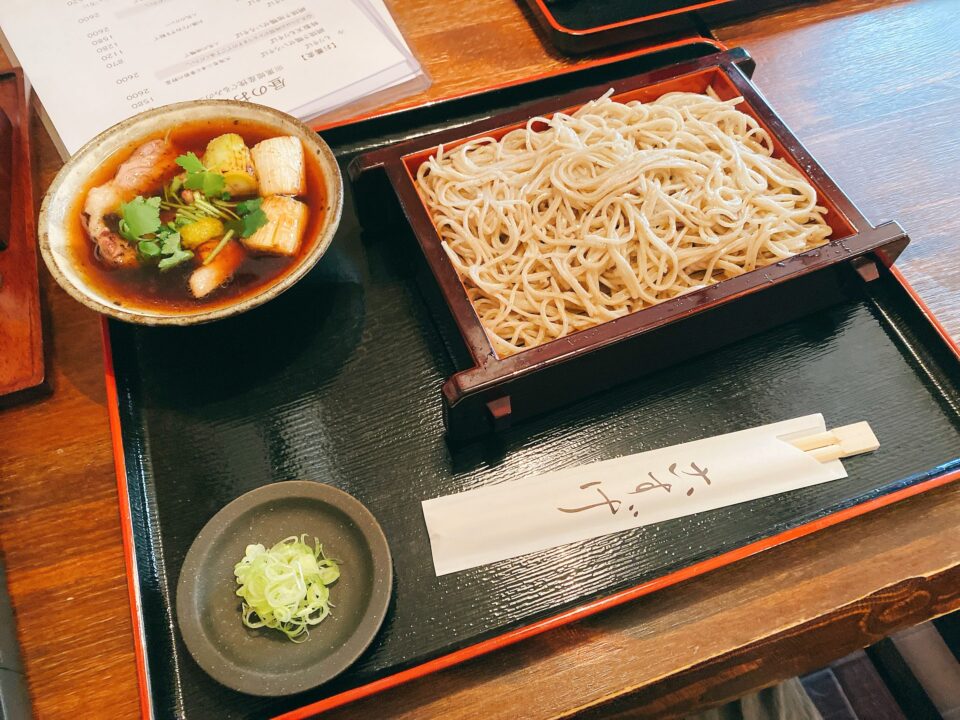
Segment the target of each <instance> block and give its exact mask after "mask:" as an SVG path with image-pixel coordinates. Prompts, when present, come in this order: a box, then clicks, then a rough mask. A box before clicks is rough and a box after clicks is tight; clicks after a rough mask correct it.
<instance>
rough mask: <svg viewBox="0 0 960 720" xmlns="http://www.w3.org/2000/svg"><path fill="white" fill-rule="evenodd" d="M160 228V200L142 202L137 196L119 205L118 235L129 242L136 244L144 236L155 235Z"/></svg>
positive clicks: (153, 199) (157, 198)
mask: <svg viewBox="0 0 960 720" xmlns="http://www.w3.org/2000/svg"><path fill="white" fill-rule="evenodd" d="M159 227H160V198H159V197H152V198H147V199H146V200H144V199H143V198H142V197H141V196H139V195H137V197H135V198H134V199H133V200H131V201H130V202H127V203H123V204H121V205H120V234H121V235H123V237H125V238H126V239H127V240H129V241H130V242H138V241H139V240H140V239H141V238H142V237H143V236H144V235H149V234H150V233H155V232H156V231H157V229H158V228H159Z"/></svg>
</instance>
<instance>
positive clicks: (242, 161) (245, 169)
mask: <svg viewBox="0 0 960 720" xmlns="http://www.w3.org/2000/svg"><path fill="white" fill-rule="evenodd" d="M202 162H203V165H204V167H206V168H207V170H210V171H212V172H218V173H222V174H223V178H224V180H225V181H226V188H225V189H226V191H227V192H229V193H230V195H231V196H243V195H256V193H257V179H256V176H255V170H254V166H253V160H252V158H251V157H250V150H249V148H247V146H246V144H245V143H244V142H243V138H242V137H240V136H239V135H237V134H236V133H227V134H226V135H218V136H217V137H215V138H214V139H213V140H211V141H210V142H208V143H207V149H206V151H205V152H204V153H203V158H202Z"/></svg>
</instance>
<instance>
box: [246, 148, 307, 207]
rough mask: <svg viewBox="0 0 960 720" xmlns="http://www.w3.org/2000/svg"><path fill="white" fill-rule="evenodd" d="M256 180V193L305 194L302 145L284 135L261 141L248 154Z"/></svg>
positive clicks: (305, 182)
mask: <svg viewBox="0 0 960 720" xmlns="http://www.w3.org/2000/svg"><path fill="white" fill-rule="evenodd" d="M250 155H251V157H252V158H253V165H254V167H255V168H256V171H257V178H258V179H259V181H260V194H261V195H263V196H264V197H266V196H267V195H303V194H304V193H305V192H306V191H307V176H306V168H305V165H304V162H303V143H302V142H300V138H295V137H291V136H289V135H285V136H283V137H275V138H270V139H269V140H263V141H262V142H258V143H257V144H256V145H254V146H253V149H252V150H251V151H250Z"/></svg>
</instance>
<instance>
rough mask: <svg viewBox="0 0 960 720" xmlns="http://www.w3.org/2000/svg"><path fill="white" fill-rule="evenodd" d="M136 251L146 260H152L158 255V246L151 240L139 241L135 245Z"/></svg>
mask: <svg viewBox="0 0 960 720" xmlns="http://www.w3.org/2000/svg"><path fill="white" fill-rule="evenodd" d="M137 250H138V251H139V252H140V254H141V255H143V256H144V257H147V258H154V257H157V256H158V255H159V254H160V246H159V245H158V244H157V243H156V242H154V241H153V240H141V241H140V242H139V243H137Z"/></svg>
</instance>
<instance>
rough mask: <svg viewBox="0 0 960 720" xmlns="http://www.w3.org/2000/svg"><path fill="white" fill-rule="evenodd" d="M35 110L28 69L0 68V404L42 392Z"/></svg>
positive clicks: (42, 362)
mask: <svg viewBox="0 0 960 720" xmlns="http://www.w3.org/2000/svg"><path fill="white" fill-rule="evenodd" d="M43 383H44V358H43V327H42V321H41V314H40V286H39V283H38V280H37V233H36V229H35V226H34V205H33V169H32V164H31V150H30V110H29V107H28V105H27V98H26V88H25V86H24V81H23V73H22V71H21V70H20V69H19V68H14V69H12V70H8V71H6V72H3V73H0V406H3V405H8V404H11V403H13V402H17V401H18V400H23V399H26V398H28V397H30V396H31V395H34V394H36V393H39V392H43V391H44V390H45V389H46V387H45V385H44V384H43Z"/></svg>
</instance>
